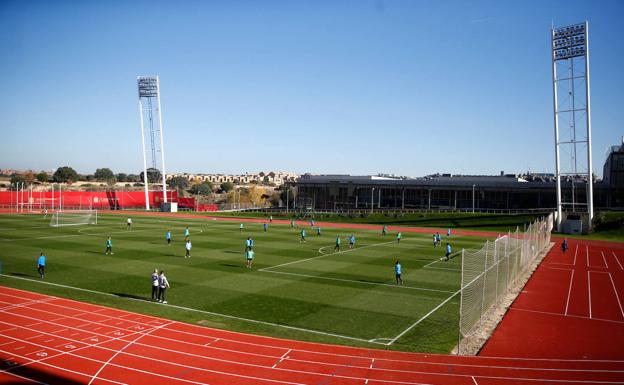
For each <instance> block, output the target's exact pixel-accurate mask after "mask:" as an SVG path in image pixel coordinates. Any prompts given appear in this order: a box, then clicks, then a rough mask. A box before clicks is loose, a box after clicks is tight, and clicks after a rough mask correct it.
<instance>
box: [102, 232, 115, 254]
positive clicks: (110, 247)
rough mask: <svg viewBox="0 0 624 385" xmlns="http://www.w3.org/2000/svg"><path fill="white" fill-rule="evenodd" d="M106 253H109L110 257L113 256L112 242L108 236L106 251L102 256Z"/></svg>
mask: <svg viewBox="0 0 624 385" xmlns="http://www.w3.org/2000/svg"><path fill="white" fill-rule="evenodd" d="M108 253H110V255H113V254H115V253H113V240H112V239H111V236H110V235H109V236H108V238H106V251H105V252H104V255H107V254H108Z"/></svg>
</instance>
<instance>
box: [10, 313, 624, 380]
mask: <svg viewBox="0 0 624 385" xmlns="http://www.w3.org/2000/svg"><path fill="white" fill-rule="evenodd" d="M25 318H30V317H25ZM0 322H2V321H0ZM174 322H175V321H174ZM10 338H13V337H10ZM109 341H110V340H107V341H105V342H109ZM102 343H104V342H102ZM33 345H37V344H33ZM96 345H99V344H95V345H87V346H85V347H84V348H86V347H90V346H96ZM146 346H150V345H146ZM42 347H43V348H47V347H45V346H42ZM151 347H153V348H157V349H161V350H167V351H171V352H175V353H181V354H183V355H188V356H197V357H201V358H206V359H212V360H217V361H223V362H230V363H239V364H241V362H236V361H229V360H224V359H217V358H215V357H212V356H207V357H204V356H198V355H195V354H191V353H187V352H179V351H175V350H171V349H166V348H161V347H158V346H151ZM100 348H101V349H104V350H109V351H111V352H116V350H115V349H111V348H106V347H100ZM81 349H83V348H81ZM76 350H79V349H76ZM76 350H74V351H76ZM66 354H69V355H72V356H77V357H80V358H83V359H87V360H90V361H95V362H100V363H101V362H102V361H100V360H96V359H92V358H88V357H83V356H79V355H76V354H73V353H66ZM124 354H126V355H129V356H133V357H137V358H143V359H148V360H152V361H156V362H160V363H169V364H172V365H175V366H180V367H184V368H187V369H196V370H200V371H207V372H213V373H221V374H225V375H230V376H235V377H245V378H253V379H258V377H249V376H245V375H239V374H235V373H226V372H219V371H215V370H209V369H204V368H201V367H193V366H189V365H184V364H178V363H173V362H170V361H166V360H160V359H156V358H150V357H143V356H141V355H139V354H134V353H128V352H125V353H124ZM56 356H58V355H56ZM354 358H362V357H354ZM297 361H301V362H306V361H303V360H297ZM311 363H312V362H311ZM314 363H317V364H323V363H322V362H320V363H319V362H314ZM423 363H424V362H423ZM44 364H45V363H44ZM242 364H244V365H247V366H252V367H259V368H265V369H266V368H268V366H265V365H257V364H248V363H242ZM325 364H327V365H334V366H339V367H345V365H343V364H329V363H325ZM428 364H434V365H444V366H448V365H449V363H432V362H428ZM111 365H114V366H116V367H119V368H123V369H129V370H132V371H138V372H142V373H148V374H153V375H156V376H161V377H166V378H170V377H168V376H166V375H160V374H157V373H151V372H147V371H144V370H139V369H136V368H129V367H125V366H122V365H118V364H111ZM450 365H455V364H450ZM457 366H469V367H490V368H492V367H493V366H481V365H461V364H459V365H457ZM356 367H359V366H356ZM369 369H370V368H369ZM504 369H517V370H543V371H566V372H567V371H571V372H576V371H583V372H587V371H585V370H575V369H544V368H541V369H538V368H536V369H534V368H526V367H505V368H504ZM275 370H280V371H286V372H293V373H303V374H308V375H309V374H313V375H320V376H328V375H329V374H327V373H317V372H308V371H301V370H291V369H280V368H276V369H275ZM373 370H377V371H388V372H397V373H413V374H428V375H438V376H459V377H469V376H470V375H469V374H451V373H445V372H424V371H404V370H392V369H376V368H375V369H373ZM590 372H592V370H590ZM596 372H605V371H602V370H601V371H596ZM610 372H611V371H610ZM613 372H621V371H613ZM329 376H334V375H333V374H332V375H329ZM335 377H339V378H346V379H355V380H363V379H364V378H360V377H354V376H346V375H336V376H335ZM481 377H484V378H493V379H525V378H520V377H500V376H481ZM265 380H268V381H271V382H280V383H289V384H292V383H291V382H285V381H280V380H273V379H269V378H266V379H265ZM531 380H534V381H538V380H540V381H543V380H548V381H551V382H563V383H565V382H575V383H577V382H580V383H584V382H586V383H596V382H593V381H582V380H581V381H574V380H572V381H569V380H551V379H543V378H532V379H531ZM183 381H185V382H191V383H195V382H193V381H190V380H188V381H187V380H183ZM387 383H396V384H420V383H414V382H406V381H393V380H389V381H387Z"/></svg>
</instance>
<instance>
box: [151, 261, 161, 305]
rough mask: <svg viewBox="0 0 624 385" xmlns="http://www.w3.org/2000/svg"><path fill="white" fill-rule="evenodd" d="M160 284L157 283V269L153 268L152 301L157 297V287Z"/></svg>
mask: <svg viewBox="0 0 624 385" xmlns="http://www.w3.org/2000/svg"><path fill="white" fill-rule="evenodd" d="M159 286H160V284H159V283H158V269H154V272H153V273H152V301H155V300H157V299H158V288H159Z"/></svg>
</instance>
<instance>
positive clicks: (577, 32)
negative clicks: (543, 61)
mask: <svg viewBox="0 0 624 385" xmlns="http://www.w3.org/2000/svg"><path fill="white" fill-rule="evenodd" d="M551 39H552V74H553V109H554V119H555V122H554V123H555V166H556V170H555V177H556V179H557V229H558V230H559V231H560V230H561V221H562V219H563V217H562V214H563V211H564V210H566V211H572V212H579V213H583V212H585V213H587V214H588V217H589V226H591V221H592V219H593V217H594V205H593V174H592V154H591V111H590V87H589V40H588V23H587V22H585V23H581V24H575V25H569V26H565V27H560V28H554V27H553V28H552V29H551ZM562 178H565V179H566V180H565V181H563V183H566V184H568V183H569V184H570V186H571V194H570V195H569V196H563V197H562V191H561V184H562ZM575 184H581V187H583V185H585V188H586V194H585V197H586V203H583V202H578V200H577V199H576V193H575ZM577 189H578V187H577Z"/></svg>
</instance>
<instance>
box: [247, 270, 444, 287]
mask: <svg viewBox="0 0 624 385" xmlns="http://www.w3.org/2000/svg"><path fill="white" fill-rule="evenodd" d="M258 271H261V272H263V273H272V274H285V275H295V276H299V277H307V278H317V279H326V280H329V281H339V282H353V283H359V284H363V285H375V286H388V287H394V288H397V289H402V290H419V291H433V292H437V293H453V292H452V291H448V290H437V289H428V288H422V287H412V286H399V285H393V284H389V283H376V282H365V281H356V280H353V279H344V278H332V277H323V276H318V275H310V274H300V273H290V272H287V271H272V270H258Z"/></svg>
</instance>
